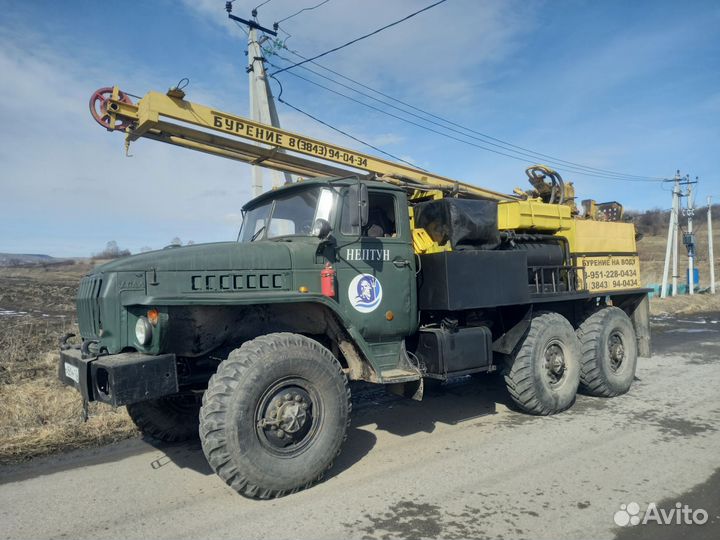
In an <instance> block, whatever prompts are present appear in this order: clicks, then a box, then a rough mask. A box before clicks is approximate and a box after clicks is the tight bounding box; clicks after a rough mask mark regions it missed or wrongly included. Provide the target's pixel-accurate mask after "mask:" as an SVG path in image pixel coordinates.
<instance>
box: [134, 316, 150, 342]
mask: <svg viewBox="0 0 720 540" xmlns="http://www.w3.org/2000/svg"><path fill="white" fill-rule="evenodd" d="M135 339H137V341H138V343H139V344H140V345H147V344H148V343H150V340H151V339H152V325H151V324H150V321H148V320H147V318H145V317H140V318H139V319H138V320H137V322H136V323H135Z"/></svg>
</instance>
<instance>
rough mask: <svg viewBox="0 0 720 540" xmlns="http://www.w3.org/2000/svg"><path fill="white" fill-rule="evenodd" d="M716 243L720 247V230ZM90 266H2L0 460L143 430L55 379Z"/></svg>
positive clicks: (660, 305)
mask: <svg viewBox="0 0 720 540" xmlns="http://www.w3.org/2000/svg"><path fill="white" fill-rule="evenodd" d="M718 228H720V225H719V227H718ZM703 233H704V229H702V228H700V234H699V235H698V240H699V244H700V245H699V246H698V255H699V257H698V266H699V267H700V272H701V285H703V286H707V276H708V271H707V244H706V241H705V240H704V239H703ZM715 243H716V246H718V247H717V249H718V251H719V252H720V231H718V233H717V234H716V240H715ZM664 246H665V238H664V237H659V236H654V237H646V238H644V239H642V240H641V241H640V242H639V243H638V249H639V252H640V256H641V260H642V263H641V265H642V274H643V283H644V284H649V283H659V282H660V280H661V278H662V265H663V257H664V254H665V247H664ZM680 253H681V255H682V256H681V259H680V261H681V262H682V263H683V265H682V266H681V268H682V267H684V266H685V265H686V260H687V259H686V256H685V250H684V248H683V247H682V246H681V250H680ZM92 267H93V265H92V264H91V263H87V262H82V263H77V264H74V265H62V266H52V267H48V268H40V267H32V268H0V326H1V327H2V332H0V353H1V354H2V356H1V359H0V464H1V463H8V462H12V461H19V460H23V459H28V458H30V457H33V456H38V455H42V454H49V453H53V452H56V451H62V450H68V449H72V448H77V447H87V446H93V445H96V446H97V445H102V444H106V443H108V442H112V441H116V440H119V439H123V438H127V437H131V436H134V435H136V434H137V431H136V429H135V427H134V425H133V424H132V422H131V421H130V418H129V417H128V416H127V414H126V412H125V409H124V408H121V409H118V410H113V409H112V408H110V407H108V406H105V405H102V404H91V406H90V419H89V420H88V422H83V420H82V403H81V400H80V397H79V395H78V394H77V392H75V390H73V389H71V388H66V387H64V386H62V385H61V384H60V383H59V382H58V381H57V379H56V369H57V367H56V366H57V362H58V353H57V350H58V345H57V339H58V337H59V336H61V335H62V334H63V333H65V332H72V331H75V332H76V331H77V324H76V320H75V294H76V291H77V285H78V282H79V280H80V277H81V276H82V275H83V274H85V273H87V272H88V271H89V270H90V269H91V268H92ZM717 270H718V271H720V268H718V269H717ZM650 305H651V311H652V313H653V314H661V313H689V312H693V311H695V312H697V311H718V310H720V294H719V295H716V296H710V295H707V294H702V295H695V296H693V297H689V296H680V297H676V298H668V299H665V300H661V299H659V298H653V299H652V301H651V304H650Z"/></svg>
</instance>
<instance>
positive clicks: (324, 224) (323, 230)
mask: <svg viewBox="0 0 720 540" xmlns="http://www.w3.org/2000/svg"><path fill="white" fill-rule="evenodd" d="M331 231H332V227H331V226H330V222H329V221H328V220H327V219H323V218H317V219H316V220H315V223H313V230H312V233H313V236H317V237H318V238H319V239H320V240H325V239H326V238H327V237H328V236H330V232H331Z"/></svg>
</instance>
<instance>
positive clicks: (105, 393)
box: [58, 349, 179, 407]
mask: <svg viewBox="0 0 720 540" xmlns="http://www.w3.org/2000/svg"><path fill="white" fill-rule="evenodd" d="M58 378H59V379H60V381H61V382H63V383H64V384H67V385H68V386H72V387H74V388H75V389H76V390H77V391H78V392H80V394H81V395H82V397H83V400H85V401H101V402H103V403H107V404H109V405H112V406H113V407H119V406H121V405H128V404H130V403H137V402H139V401H147V400H149V399H156V398H159V397H163V396H167V395H170V394H176V393H177V392H178V390H179V388H178V376H177V365H176V362H175V355H174V354H160V355H149V354H142V353H137V352H130V353H121V354H113V355H105V356H89V357H86V358H83V354H82V352H81V351H80V349H67V350H61V351H60V363H59V365H58Z"/></svg>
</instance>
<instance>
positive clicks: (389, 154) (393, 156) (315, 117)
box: [271, 75, 425, 171]
mask: <svg viewBox="0 0 720 540" xmlns="http://www.w3.org/2000/svg"><path fill="white" fill-rule="evenodd" d="M271 77H272V75H271ZM272 78H273V79H274V80H275V82H277V83H278V84H279V85H280V93H279V94H278V96H277V100H278V101H279V102H280V103H282V104H283V105H286V106H288V107H290V108H291V109H293V110H295V111H297V112H299V113H300V114H303V115H305V116H307V117H308V118H310V119H312V120H315V121H316V122H318V123H320V124H322V125H323V126H326V127H329V128H330V129H332V130H333V131H337V132H338V133H340V134H342V135H345V136H346V137H349V138H351V139H352V140H353V141H357V142H359V143H360V144H364V145H365V146H367V147H368V148H372V149H373V150H375V151H377V152H380V153H381V154H384V155H386V156H388V157H389V158H392V159H394V160H396V161H401V162H403V163H405V164H406V165H410V166H411V167H414V168H415V169H419V170H421V171H424V170H425V169H423V168H422V167H418V166H417V165H415V164H414V163H412V162H410V161H407V160H405V159H402V158H401V157H398V156H396V155H394V154H391V153H390V152H386V151H385V150H382V149H381V148H378V147H377V146H374V145H372V144H370V143H369V142H366V141H363V140H362V139H360V138H358V137H355V136H354V135H351V134H350V133H348V132H347V131H343V130H342V129H340V128H337V127H335V126H333V125H331V124H329V123H327V122H325V121H324V120H320V119H319V118H318V117H317V116H313V115H312V114H310V113H309V112H306V111H304V110H302V109H300V108H299V107H296V106H295V105H293V104H292V103H288V102H287V101H286V100H284V99H283V98H282V93H283V86H282V83H281V82H280V81H279V80H278V79H275V77H272Z"/></svg>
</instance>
